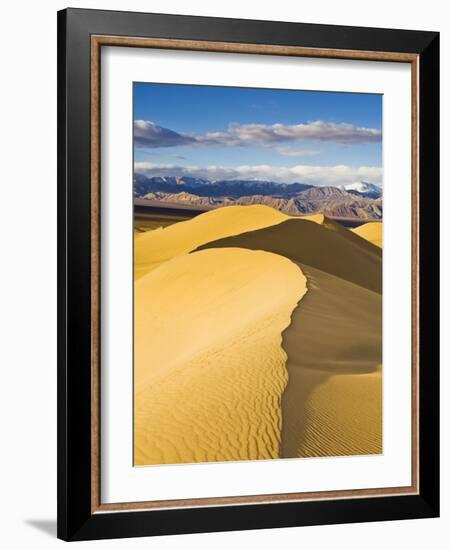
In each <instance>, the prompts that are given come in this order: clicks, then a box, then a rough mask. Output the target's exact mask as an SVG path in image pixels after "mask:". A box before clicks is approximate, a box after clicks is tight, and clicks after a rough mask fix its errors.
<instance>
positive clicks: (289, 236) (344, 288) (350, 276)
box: [204, 216, 382, 457]
mask: <svg viewBox="0 0 451 550" xmlns="http://www.w3.org/2000/svg"><path fill="white" fill-rule="evenodd" d="M312 222H315V223H312ZM229 246H231V247H240V248H247V249H251V250H266V251H268V252H272V253H276V254H279V255H283V256H284V257H287V258H290V259H291V260H292V261H293V262H294V263H296V265H298V266H299V268H300V269H301V270H302V272H303V273H304V274H305V276H306V277H307V288H308V292H307V294H306V295H305V297H304V298H303V299H302V300H301V302H300V303H299V305H298V307H297V308H296V309H295V311H294V312H293V314H292V320H291V324H290V325H289V327H288V328H287V329H286V330H285V332H284V334H283V348H284V350H285V351H286V353H287V355H288V359H287V363H286V368H287V371H288V383H287V386H286V389H285V391H284V394H283V397H282V444H281V456H282V457H311V456H337V455H355V454H377V453H381V452H382V373H381V365H382V294H381V293H382V253H381V250H380V249H379V248H377V247H376V246H374V245H373V244H371V243H369V242H367V241H366V240H364V239H362V238H361V237H359V236H357V235H355V234H354V233H353V232H351V231H349V230H347V229H345V228H343V227H341V226H339V225H337V224H335V223H334V222H332V221H330V220H328V219H327V218H324V217H323V216H319V217H318V216H316V217H314V218H311V219H310V220H307V219H304V220H300V219H290V220H287V221H284V222H283V223H280V224H278V225H276V226H273V227H268V228H265V229H260V230H257V231H252V232H248V233H244V234H242V235H239V236H235V237H228V238H225V239H221V240H219V241H215V242H211V243H209V244H207V245H205V246H204V248H208V247H212V248H215V249H218V248H220V247H229Z"/></svg>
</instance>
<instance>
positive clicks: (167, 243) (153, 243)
mask: <svg viewBox="0 0 451 550" xmlns="http://www.w3.org/2000/svg"><path fill="white" fill-rule="evenodd" d="M288 219H289V217H288V216H287V215H285V214H282V213H281V212H278V211H277V210H274V209H273V208H270V207H268V206H264V205H254V206H228V207H227V208H219V209H216V210H211V211H210V212H205V213H204V214H200V215H199V216H196V217H195V218H193V219H191V220H187V221H184V222H179V223H176V224H173V225H170V226H169V227H165V228H160V229H155V230H153V231H147V232H145V233H142V234H139V235H138V236H137V237H135V240H134V273H135V279H138V278H139V277H142V276H143V275H144V274H145V273H148V272H149V271H151V270H153V269H155V268H156V267H158V266H159V265H160V264H161V263H163V262H165V261H168V260H170V259H171V258H173V257H175V256H179V255H182V254H187V253H188V252H191V251H192V250H194V249H195V248H197V247H199V246H201V245H202V244H205V243H208V242H209V241H213V240H216V239H221V238H223V237H228V236H231V235H237V234H240V233H244V232H246V231H252V230H254V229H261V228H263V227H268V226H270V225H274V224H278V223H281V222H283V221H285V220H288Z"/></svg>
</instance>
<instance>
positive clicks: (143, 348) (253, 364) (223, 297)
mask: <svg viewBox="0 0 451 550" xmlns="http://www.w3.org/2000/svg"><path fill="white" fill-rule="evenodd" d="M306 292H307V288H306V278H305V276H304V275H303V273H302V271H301V270H300V269H299V267H298V266H296V265H295V264H294V263H293V262H292V261H291V260H289V259H287V258H284V257H282V256H278V255H276V254H272V253H269V252H264V251H251V250H246V249H240V248H233V247H232V248H223V249H218V250H215V249H209V250H203V251H198V252H194V253H192V254H185V255H180V256H178V257H175V258H173V259H171V260H169V261H167V262H165V263H163V264H161V265H160V266H159V267H158V268H157V269H154V270H152V271H150V272H148V273H147V274H146V275H144V276H143V277H141V278H139V279H138V280H137V281H136V282H135V386H134V387H135V416H134V418H135V423H134V434H135V453H134V463H135V465H150V464H173V463H181V462H210V461H224V460H251V459H267V458H277V457H279V456H280V453H281V441H282V434H281V429H282V426H281V424H282V414H281V399H282V394H283V391H284V388H285V386H286V383H287V370H286V368H285V362H286V353H285V351H284V349H283V347H282V332H283V330H284V329H286V328H287V326H288V325H289V324H290V322H291V313H292V311H293V309H294V308H295V307H296V305H297V304H298V302H299V300H301V299H303V297H304V294H305V293H306ZM237 312H239V313H238V315H237Z"/></svg>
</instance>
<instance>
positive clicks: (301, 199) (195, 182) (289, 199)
mask: <svg viewBox="0 0 451 550" xmlns="http://www.w3.org/2000/svg"><path fill="white" fill-rule="evenodd" d="M134 197H135V198H136V199H146V200H149V201H153V202H164V203H175V204H183V205H190V206H193V207H196V208H204V209H206V210H207V209H211V208H217V207H220V206H228V205H250V204H265V205H267V206H271V207H272V208H275V209H277V210H279V211H281V212H284V213H286V214H289V215H306V214H316V213H323V214H325V215H327V216H331V217H335V218H358V219H363V220H380V219H382V211H383V209H382V189H381V188H380V187H379V186H377V185H375V184H373V183H368V182H356V183H352V184H349V185H341V186H339V187H334V186H323V187H317V186H313V185H308V184H305V183H290V184H287V183H276V182H273V181H262V180H206V179H202V178H195V177H190V176H184V177H177V176H154V177H150V178H149V177H147V176H145V175H143V174H139V173H136V174H135V178H134Z"/></svg>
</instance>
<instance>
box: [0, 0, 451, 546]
mask: <svg viewBox="0 0 451 550" xmlns="http://www.w3.org/2000/svg"><path fill="white" fill-rule="evenodd" d="M66 5H67V4H66V3H65V2H62V1H56V0H47V1H46V2H31V1H29V0H27V1H22V2H16V3H14V4H13V3H12V2H9V3H5V4H4V5H3V6H2V32H1V33H0V42H1V48H0V52H1V53H0V55H1V65H0V71H1V85H0V130H1V132H0V140H1V143H0V146H1V149H0V150H1V151H2V157H1V158H2V161H1V163H0V224H1V227H0V235H1V240H0V243H1V244H0V257H1V259H2V262H1V267H0V281H1V283H0V335H1V340H0V341H1V345H0V365H1V367H0V368H1V371H0V372H1V378H0V380H1V382H0V422H1V436H0V437H1V441H2V445H1V448H2V450H1V453H0V525H1V529H0V541H1V545H2V547H4V548H8V549H15V548H36V549H41V548H53V547H55V546H56V545H62V544H63V543H62V542H61V541H57V540H56V539H55V532H56V527H55V521H56V11H57V10H58V9H62V8H64V7H66ZM70 5H71V6H72V7H86V8H88V7H89V8H103V9H119V10H120V9H126V10H134V11H153V12H161V13H180V14H193V15H210V16H218V17H242V18H248V19H251V18H254V19H273V20H281V21H302V22H311V23H329V24H341V25H358V26H379V27H392V28H410V29H425V30H435V31H440V32H441V33H442V35H441V40H442V76H441V80H442V92H441V93H442V106H441V109H442V110H441V115H442V117H441V120H442V145H441V149H442V212H443V215H442V236H443V237H442V259H443V260H442V281H450V280H451V273H450V267H451V265H450V256H449V249H450V246H449V235H450V234H451V217H450V216H449V213H448V211H449V204H450V203H451V193H450V176H451V174H450V162H449V157H450V154H449V152H450V149H451V141H450V123H451V118H450V106H449V105H450V102H449V98H450V97H451V82H450V67H451V56H450V52H451V25H450V23H451V18H450V17H449V15H448V13H447V4H446V3H445V2H443V1H442V0H429V1H428V2H424V1H419V0H410V2H408V3H406V2H398V3H396V2H394V1H393V0H379V1H378V2H370V3H369V2H362V0H341V1H339V2H335V1H333V0H323V1H322V2H309V3H307V2H293V1H292V0H277V2H264V1H263V0H260V1H251V0H248V1H247V2H244V1H243V0H227V2H224V3H222V2H212V1H208V0H191V1H190V2H186V1H185V2H184V1H183V0H154V1H153V2H138V1H128V2H125V1H120V0H108V1H100V0H99V1H96V2H94V1H90V0H85V1H84V2H78V1H75V0H72V1H71V3H70ZM431 192H434V190H431ZM446 214H447V216H446ZM431 215H434V213H431ZM445 252H446V255H445ZM441 302H442V320H443V323H442V340H443V349H442V352H443V354H442V365H443V369H442V464H443V468H442V518H441V519H433V520H421V521H404V522H386V523H379V524H360V525H338V526H327V527H304V528H295V529H278V530H266V531H254V532H251V531H247V532H239V533H238V532H237V533H218V534H205V535H184V536H177V537H161V538H156V539H133V540H132V539H130V540H126V541H103V542H98V543H84V544H83V546H84V547H85V548H86V547H89V548H91V547H94V544H97V545H99V546H103V547H105V546H107V547H111V548H139V547H140V548H143V547H145V546H146V545H147V546H148V545H149V544H151V545H152V548H155V549H178V548H184V549H185V550H187V549H191V548H196V550H202V549H207V548H208V549H209V548H215V549H216V548H218V549H222V548H224V549H225V548H230V547H235V548H243V547H247V546H253V547H263V548H266V547H268V548H270V547H274V546H276V547H278V548H281V547H283V546H286V547H290V548H291V547H298V546H301V545H302V546H303V547H304V548H309V547H315V548H327V547H328V546H329V545H330V546H333V547H334V548H346V549H347V550H352V549H359V550H361V549H362V548H365V550H371V549H373V548H374V549H378V550H380V548H381V547H388V548H396V547H399V546H402V547H409V549H411V550H414V549H424V548H427V547H433V548H443V547H445V538H448V539H449V538H450V535H451V528H450V524H451V484H450V477H451V476H450V468H449V465H450V459H451V453H450V450H451V446H450V435H449V434H450V433H451V430H450V418H451V407H450V403H451V399H450V398H449V395H448V394H449V391H450V389H451V388H450V373H449V367H450V363H451V356H450V347H449V339H450V336H449V334H450V328H451V326H450V317H449V313H448V311H447V309H448V308H449V307H450V305H451V304H450V291H449V285H446V284H443V285H442V294H441Z"/></svg>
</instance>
